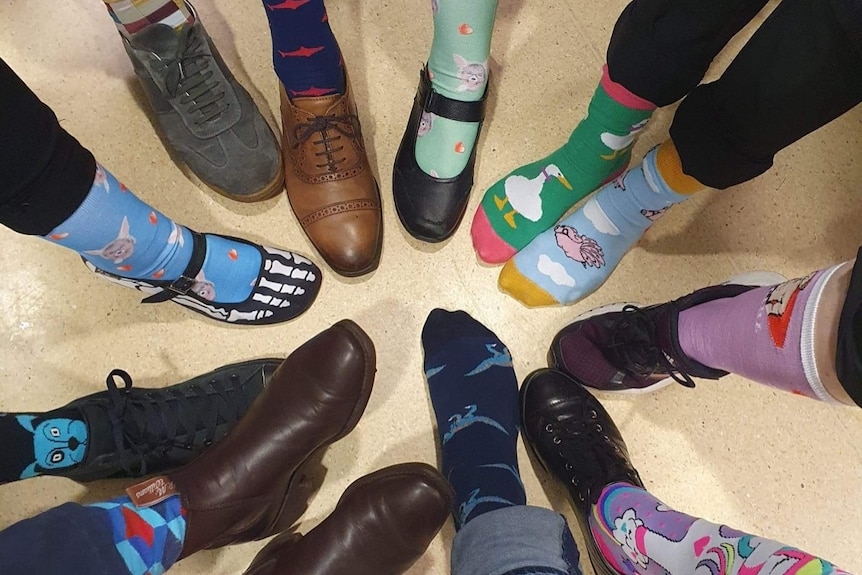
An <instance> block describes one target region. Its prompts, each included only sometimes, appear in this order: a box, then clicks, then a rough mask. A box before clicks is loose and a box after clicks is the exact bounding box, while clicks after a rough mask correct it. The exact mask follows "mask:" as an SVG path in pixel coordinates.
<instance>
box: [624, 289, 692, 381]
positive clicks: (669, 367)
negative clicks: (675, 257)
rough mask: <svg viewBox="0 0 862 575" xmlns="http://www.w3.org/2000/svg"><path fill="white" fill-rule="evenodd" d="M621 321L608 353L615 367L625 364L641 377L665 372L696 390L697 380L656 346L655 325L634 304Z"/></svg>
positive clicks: (627, 307)
mask: <svg viewBox="0 0 862 575" xmlns="http://www.w3.org/2000/svg"><path fill="white" fill-rule="evenodd" d="M622 311H623V313H622V314H621V315H620V318H619V319H617V321H616V322H615V323H614V324H613V325H612V326H611V344H610V345H609V346H608V354H609V355H610V356H611V360H612V361H613V362H614V363H615V364H616V365H624V366H626V367H627V368H628V369H629V370H630V371H632V372H633V373H635V374H637V375H639V376H646V377H649V376H651V375H654V374H656V373H660V374H664V373H666V374H667V375H669V376H670V377H671V379H673V380H674V381H675V382H677V383H678V384H680V385H682V386H685V387H694V380H693V379H692V378H691V376H690V375H689V374H688V373H686V372H685V371H684V370H683V369H680V367H679V366H677V365H674V364H673V363H672V362H671V360H670V359H669V358H668V356H667V354H665V352H664V351H663V350H662V349H661V348H660V347H659V346H657V345H656V344H655V341H656V337H655V323H654V322H653V321H652V320H651V319H650V318H649V316H647V314H645V313H644V312H643V310H641V309H640V308H639V307H637V306H634V305H627V306H625V307H624V308H623V310H622Z"/></svg>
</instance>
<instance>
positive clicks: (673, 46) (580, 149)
mask: <svg viewBox="0 0 862 575" xmlns="http://www.w3.org/2000/svg"><path fill="white" fill-rule="evenodd" d="M765 4H766V2H765V0H723V1H721V2H711V3H708V4H704V3H703V2H697V1H694V0H635V1H634V2H632V3H631V4H629V5H628V6H627V7H626V9H625V10H624V11H623V13H622V14H621V15H620V18H619V19H618V21H617V25H616V26H615V28H614V32H613V36H612V37H611V41H610V45H609V47H608V54H607V66H606V67H605V69H604V71H603V74H602V79H601V82H600V83H599V86H598V88H597V89H596V92H595V94H594V96H593V99H592V101H591V102H590V105H589V109H588V114H587V117H586V118H584V120H582V121H581V123H580V124H579V125H578V127H577V128H575V130H574V132H572V135H571V136H570V137H569V141H568V142H567V143H566V144H565V145H564V146H563V147H562V148H560V149H559V150H557V151H556V152H554V153H552V154H551V155H550V156H548V157H546V158H544V159H542V160H539V161H537V162H534V163H531V164H528V165H526V166H523V167H521V168H518V169H517V170H515V171H514V172H512V173H511V174H510V175H509V176H507V177H506V178H504V179H502V180H500V181H499V182H497V183H496V184H494V186H492V187H491V188H490V189H489V190H488V192H486V194H485V197H484V199H483V200H482V206H481V208H480V209H479V210H478V211H477V213H476V216H475V218H474V221H473V230H472V235H473V245H474V247H475V248H476V250H477V252H478V254H479V257H480V258H482V259H483V260H484V261H486V262H488V263H503V262H504V261H506V260H508V259H509V258H511V257H512V256H513V255H514V254H515V253H516V252H517V251H518V250H520V249H522V248H524V247H525V246H526V245H527V244H529V243H530V241H531V240H532V239H533V238H535V237H536V236H538V235H539V234H540V233H542V232H543V231H545V230H547V229H548V228H549V227H551V226H552V225H553V224H554V223H555V222H556V221H557V220H558V219H559V218H560V216H562V215H563V214H564V213H565V212H566V211H567V210H568V209H569V208H570V207H571V206H572V205H574V204H575V203H576V202H577V201H579V200H580V199H582V198H583V197H584V196H586V195H587V194H589V193H590V192H592V191H593V190H595V189H596V188H597V187H599V186H600V185H601V184H602V183H604V182H607V181H610V180H612V179H614V177H616V176H618V175H620V174H621V173H622V172H623V171H624V170H625V168H626V166H627V165H628V162H629V160H630V156H631V148H632V146H633V145H634V142H635V139H636V137H637V134H638V133H639V132H640V130H641V129H643V127H644V126H645V124H646V122H647V121H648V120H649V118H650V117H651V115H652V111H653V110H654V109H655V107H656V106H666V105H669V104H671V103H673V102H675V101H676V100H678V99H680V98H682V97H683V96H685V95H686V94H687V93H688V92H689V91H691V90H692V89H693V88H694V87H695V86H697V84H698V82H700V80H701V79H702V78H703V75H704V74H705V73H706V70H707V69H708V68H709V65H710V64H711V62H712V60H713V59H714V58H715V56H716V55H717V54H718V52H719V51H720V50H721V49H722V48H723V47H724V46H725V44H726V43H727V42H728V41H729V40H730V38H732V37H733V36H734V35H735V34H736V33H737V32H739V30H740V29H741V28H742V27H743V26H744V25H745V24H746V23H747V22H748V21H749V20H750V19H751V18H752V17H753V16H754V15H755V14H756V13H757V12H758V11H759V10H760V9H761V8H762V7H763V6H764V5H765ZM558 173H559V174H562V176H563V177H564V180H565V181H564V180H563V179H559V176H558ZM555 178H557V179H555ZM528 181H533V182H534V183H533V184H529V183H528ZM567 184H568V185H567Z"/></svg>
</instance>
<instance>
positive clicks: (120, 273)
mask: <svg viewBox="0 0 862 575" xmlns="http://www.w3.org/2000/svg"><path fill="white" fill-rule="evenodd" d="M0 80H2V81H0V94H2V96H3V99H4V102H6V103H7V104H6V105H4V109H3V112H0V114H2V116H0V129H2V130H3V131H4V138H3V139H2V143H0V146H2V152H4V154H3V155H4V159H3V160H2V161H0V182H3V183H4V185H3V192H2V195H0V223H3V224H4V225H6V226H7V227H10V228H12V229H13V230H15V231H18V232H20V233H24V234H31V235H39V236H42V237H44V238H45V239H47V240H48V241H51V242H52V243H55V244H57V245H60V246H63V247H66V248H69V249H72V250H74V251H76V252H78V253H79V254H80V255H81V257H83V258H84V259H85V260H86V261H87V262H88V265H89V267H90V268H91V269H93V270H94V271H95V270H99V275H101V276H102V277H105V278H108V279H112V280H113V281H115V282H117V283H121V284H124V285H129V286H131V287H135V288H136V289H139V290H141V291H144V292H145V293H149V294H152V297H151V298H148V301H166V300H168V299H174V300H175V301H176V302H177V303H181V304H182V305H184V306H186V307H189V308H191V309H193V310H195V311H198V312H199V313H203V314H205V315H208V316H209V317H213V318H215V319H218V320H221V321H227V322H232V323H273V322H276V321H285V320H287V319H291V318H293V317H296V316H297V315H299V314H300V313H302V312H303V311H305V309H307V307H308V306H309V305H310V304H311V302H312V301H313V300H314V297H315V295H316V293H317V291H318V289H319V282H320V270H318V269H317V268H316V266H314V264H312V263H311V262H309V261H308V260H306V259H305V258H303V257H302V256H299V255H296V254H292V253H290V252H285V251H281V250H275V249H273V248H267V247H263V246H258V245H256V244H252V243H250V242H247V241H245V240H241V239H237V238H230V237H226V236H219V235H215V234H198V233H196V232H193V231H192V230H190V229H189V228H186V227H184V226H181V225H179V224H177V223H176V222H174V221H173V220H171V219H170V218H168V217H167V216H165V215H164V214H162V213H160V212H159V211H158V210H156V209H155V208H153V207H152V206H150V205H148V204H146V203H145V202H143V201H141V200H140V199H139V198H138V197H136V196H135V195H134V194H133V193H132V192H131V191H130V190H129V189H128V188H127V187H126V186H125V185H123V184H122V183H121V182H119V180H117V178H115V177H114V176H113V175H112V174H111V173H110V172H109V171H108V170H107V169H105V168H104V167H102V166H100V165H98V164H97V163H96V162H95V160H94V158H93V156H92V154H90V152H89V151H87V150H86V149H84V148H83V147H82V146H81V145H80V144H79V143H78V142H77V141H76V140H75V139H74V138H72V137H71V136H70V135H69V134H67V133H66V132H65V130H63V128H62V127H61V126H60V125H59V123H58V122H57V119H56V116H55V115H54V113H53V112H52V111H51V110H50V108H48V106H46V105H45V104H43V103H42V102H41V101H39V99H38V98H37V97H36V95H35V94H34V93H33V92H32V91H30V89H29V88H28V87H27V86H26V85H25V84H24V82H23V81H21V79H20V78H19V77H18V76H17V75H16V74H15V73H14V72H13V71H12V69H11V68H9V67H8V66H7V65H6V64H5V63H4V62H0ZM21 114H28V115H26V116H22V115H21ZM34 126H36V127H37V129H34ZM6 152H8V154H6ZM88 173H89V175H87V174H88ZM7 182H8V184H7ZM294 268H295V269H294ZM273 302H275V303H273ZM282 304H283V305H282Z"/></svg>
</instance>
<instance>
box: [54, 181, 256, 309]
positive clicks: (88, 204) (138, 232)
mask: <svg viewBox="0 0 862 575" xmlns="http://www.w3.org/2000/svg"><path fill="white" fill-rule="evenodd" d="M206 238H207V252H206V257H205V259H204V265H203V268H202V269H201V271H200V273H199V274H198V276H197V277H196V278H195V283H194V286H193V287H192V291H194V292H195V293H196V294H197V295H199V296H200V297H202V298H204V299H206V300H209V301H213V302H222V303H238V302H242V301H245V300H246V299H247V298H248V297H249V295H250V294H251V291H252V284H253V283H254V282H255V281H256V280H257V278H258V275H259V274H260V266H261V257H260V252H259V251H258V250H257V249H255V248H254V247H253V246H250V245H248V244H245V243H241V242H236V241H233V240H231V239H229V238H226V237H223V236H216V235H207V237H206ZM45 239H47V240H49V241H51V242H53V243H55V244H57V245H60V246H63V247H65V248H69V249H71V250H74V251H76V252H78V253H79V254H81V256H82V257H83V258H84V259H86V260H87V261H89V262H90V263H92V264H93V265H94V266H96V267H97V268H99V269H101V270H104V271H107V272H110V273H112V274H115V275H119V276H123V277H127V278H133V279H144V280H162V281H168V280H175V279H177V278H179V277H180V275H181V274H182V272H183V271H184V270H185V269H186V266H187V265H188V263H189V261H190V260H191V257H192V248H193V245H192V244H193V241H192V236H191V232H189V230H188V229H187V228H184V227H183V226H180V225H178V224H176V223H174V222H173V220H171V219H170V218H168V217H167V216H165V215H164V214H162V213H161V212H159V211H157V210H156V209H154V208H153V207H151V206H149V205H148V204H145V203H144V202H143V201H141V200H140V199H138V198H137V197H136V196H135V195H134V194H133V193H132V192H131V191H130V190H129V189H128V188H127V187H126V186H125V185H123V184H122V183H120V182H119V181H118V180H117V179H116V178H115V177H114V176H113V174H111V173H110V172H109V171H108V170H106V169H105V168H104V167H102V166H100V165H97V166H96V174H95V176H94V178H93V187H92V188H91V189H90V192H89V193H88V194H87V197H86V198H84V201H83V202H82V203H81V205H80V206H78V209H77V210H75V212H74V213H73V214H72V215H71V216H70V217H69V218H68V219H67V220H66V221H65V222H63V223H61V224H60V225H59V226H57V227H56V228H54V229H53V230H52V231H51V233H49V234H48V235H47V236H45Z"/></svg>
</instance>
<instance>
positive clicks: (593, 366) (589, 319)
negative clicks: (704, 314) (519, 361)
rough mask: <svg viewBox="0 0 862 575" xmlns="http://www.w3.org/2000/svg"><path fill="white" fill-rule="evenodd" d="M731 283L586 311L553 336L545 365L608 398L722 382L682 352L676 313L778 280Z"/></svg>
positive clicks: (749, 278)
mask: <svg viewBox="0 0 862 575" xmlns="http://www.w3.org/2000/svg"><path fill="white" fill-rule="evenodd" d="M732 281H733V282H734V283H726V284H722V285H717V286H710V287H705V288H703V289H699V290H697V291H696V292H694V293H691V294H689V295H687V296H685V297H682V298H680V299H678V300H675V301H671V302H668V303H663V304H658V305H653V306H649V307H638V306H636V305H631V304H613V305H609V306H605V307H603V308H599V309H597V310H593V311H591V312H588V313H586V314H584V315H582V316H580V317H578V318H576V319H575V321H574V322H573V323H571V324H569V325H568V326H566V327H564V328H563V329H562V330H560V332H559V333H558V334H557V335H556V337H554V341H553V342H552V343H551V349H550V350H549V351H548V366H549V367H552V368H554V369H559V370H560V371H564V372H565V373H567V374H569V375H570V376H572V377H573V378H574V379H575V380H576V381H577V382H578V383H580V384H581V385H586V386H587V387H590V388H593V389H595V390H598V391H602V392H608V393H647V392H651V391H656V390H658V389H661V388H662V387H665V386H666V385H669V384H671V383H673V382H677V383H679V384H681V385H684V386H685V387H694V380H693V379H692V378H693V377H700V378H704V379H719V378H721V377H724V376H725V375H727V372H726V371H721V370H718V369H713V368H711V367H709V366H706V365H703V364H702V363H699V362H697V361H695V360H693V359H692V358H690V357H688V356H686V354H685V353H683V351H682V348H681V347H680V345H679V331H678V328H679V314H680V312H681V311H684V310H687V309H689V308H691V307H694V306H696V305H699V304H702V303H705V302H708V301H713V300H716V299H721V298H728V297H734V296H737V295H739V294H741V293H745V292H747V291H749V290H752V289H754V288H755V287H758V286H762V285H770V284H771V283H780V282H782V281H784V279H783V277H782V276H780V275H778V274H773V273H771V272H752V273H751V274H744V275H742V276H739V277H738V278H736V279H735V280H732ZM736 282H741V283H736Z"/></svg>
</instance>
